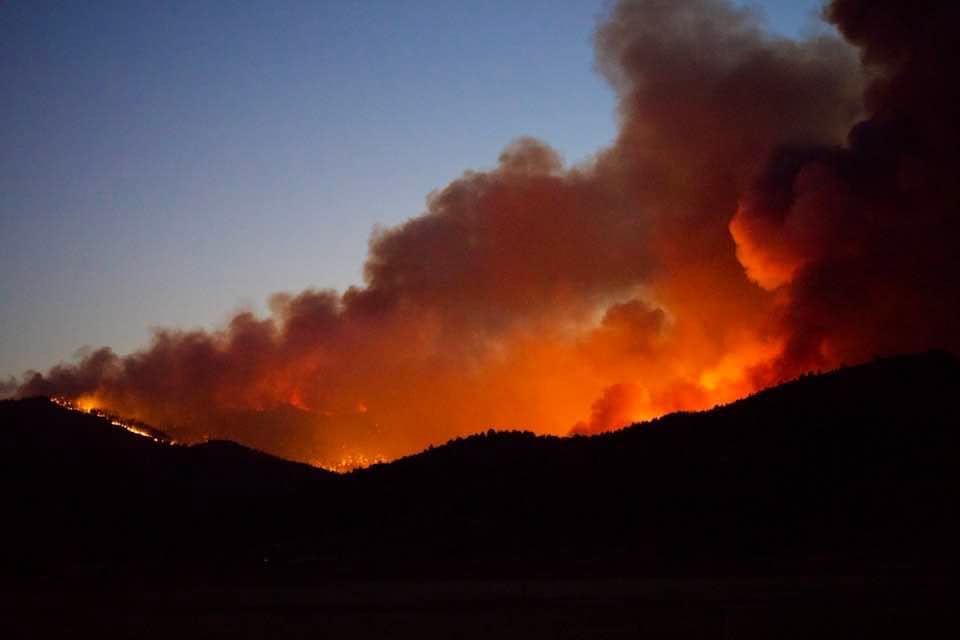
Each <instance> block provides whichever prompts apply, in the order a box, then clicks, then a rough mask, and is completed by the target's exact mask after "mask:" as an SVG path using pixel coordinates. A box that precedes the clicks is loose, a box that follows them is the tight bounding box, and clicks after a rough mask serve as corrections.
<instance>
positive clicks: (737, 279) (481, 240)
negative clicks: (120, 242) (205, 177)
mask: <svg viewBox="0 0 960 640" xmlns="http://www.w3.org/2000/svg"><path fill="white" fill-rule="evenodd" d="M923 4H924V3H919V4H918V3H916V2H914V3H910V4H907V3H906V2H892V1H890V2H870V3H867V2H862V3H861V2H845V1H839V0H838V1H837V2H835V3H834V4H833V5H831V6H830V7H829V9H828V10H827V15H828V16H829V18H830V19H831V20H832V21H833V22H834V23H835V24H836V25H837V26H838V27H839V29H840V31H841V33H843V34H844V35H845V36H846V37H847V38H848V40H849V41H850V42H852V43H853V44H854V45H856V46H857V47H859V51H858V50H857V49H855V48H854V47H851V46H850V45H849V44H846V43H844V42H843V41H841V40H840V39H839V38H837V37H835V36H830V35H818V36H813V37H811V38H808V39H806V40H803V41H794V40H790V39H786V38H782V37H778V36H773V35H770V34H768V33H765V32H764V31H763V29H762V25H761V24H760V22H759V21H758V19H757V17H756V16H755V15H754V14H753V13H751V12H750V11H749V10H746V9H739V8H734V7H732V6H730V5H729V4H727V3H726V2H722V1H721V0H636V1H628V0H624V1H622V2H620V3H619V4H617V5H616V6H615V7H613V8H612V9H611V11H610V13H609V15H608V16H607V17H606V18H605V20H604V22H603V23H602V24H601V25H600V27H599V28H598V30H597V34H596V45H597V66H598V69H599V70H600V72H601V73H603V74H604V75H605V76H606V77H607V78H608V79H609V80H610V83H611V85H612V86H613V88H614V89H615V90H616V92H617V95H618V98H619V106H618V113H619V119H620V130H619V134H618V136H617V138H616V140H615V141H614V143H613V145H612V146H611V147H610V148H608V149H604V150H602V151H600V152H599V153H598V154H597V155H596V156H595V157H593V158H590V159H589V160H588V161H585V162H583V163H582V164H580V165H578V166H573V167H570V166H566V165H565V163H564V162H563V161H562V159H561V158H560V157H559V156H558V155H557V154H556V152H554V151H553V150H552V149H551V148H550V147H548V146H547V145H546V144H544V143H542V142H538V141H535V140H531V139H520V140H518V141H517V142H515V143H514V144H512V145H510V146H509V147H508V148H507V149H506V150H505V151H504V152H503V154H502V155H501V157H500V162H499V164H498V166H497V167H496V168H495V169H493V170H490V171H484V172H467V173H465V174H464V175H463V176H462V177H460V178H459V179H458V180H456V181H454V182H453V183H452V184H450V185H448V186H447V187H445V188H443V189H441V190H438V191H437V192H434V193H433V194H431V195H430V196H429V197H428V200H427V209H426V211H425V212H424V213H423V214H422V215H420V216H418V217H416V218H413V219H411V220H409V221H408V222H406V223H405V224H403V225H400V226H399V227H396V228H392V229H386V230H377V231H375V232H374V234H373V236H372V238H371V242H370V253H369V257H368V260H367V264H366V268H365V284H364V285H363V286H361V287H355V288H351V289H349V290H347V291H345V292H343V293H337V292H333V291H313V290H311V291H305V292H301V293H299V294H277V295H276V296H274V297H273V298H272V299H271V301H270V308H271V314H270V315H269V317H267V318H258V317H256V316H254V315H252V314H250V313H241V314H238V315H236V316H235V317H234V318H233V319H232V321H231V322H230V323H229V325H228V326H227V327H225V328H224V329H222V330H220V331H217V332H180V331H161V332H159V333H157V334H156V335H155V337H154V340H153V343H152V344H151V345H150V346H149V347H147V348H146V349H144V350H142V351H140V352H137V353H133V354H131V355H128V356H118V355H116V354H114V353H112V352H111V351H109V350H106V349H105V350H99V351H94V352H91V353H90V354H89V355H87V356H86V357H85V358H83V359H82V360H81V361H79V362H78V363H76V364H71V365H61V366H59V367H55V368H54V369H52V370H51V371H49V372H48V373H46V374H35V375H33V376H32V377H30V378H29V379H27V380H25V381H24V383H23V384H22V385H21V387H20V389H19V393H20V394H22V395H28V394H36V393H42V394H60V395H67V396H70V397H74V398H81V397H83V398H85V399H86V401H87V402H91V403H95V404H99V405H103V406H106V407H109V408H110V409H112V410H114V411H116V412H118V413H123V414H128V415H130V416H131V417H135V418H139V419H142V420H145V421H147V422H152V423H155V424H157V425H159V426H162V427H166V428H167V429H170V430H171V431H173V432H174V433H173V435H175V436H176V437H180V438H185V439H190V438H198V437H202V436H204V435H207V436H211V437H231V438H235V439H240V440H242V441H244V442H247V443H249V444H252V445H254V446H258V447H261V448H265V449H267V450H269V451H273V452H276V453H280V454H282V455H286V456H289V457H294V458H298V459H305V460H312V461H319V462H326V463H330V462H335V461H336V460H337V459H339V458H340V457H343V456H354V457H356V456H360V455H363V456H367V457H373V456H377V455H383V456H386V457H392V456H396V455H400V454H402V453H406V452H410V451H413V450H416V449H418V448H421V447H423V446H425V445H426V444H428V443H435V442H440V441H443V440H446V439H448V438H450V437H452V436H455V435H459V434H463V433H469V432H475V431H479V430H483V429H486V428H489V427H500V428H528V429H533V430H536V431H540V432H552V433H568V432H569V431H570V430H571V428H574V429H575V430H576V431H578V432H584V433H591V432H596V431H600V430H605V429H610V428H615V427H617V426H621V425H623V424H626V423H629V422H631V421H633V420H636V419H641V418H646V417H651V416H653V415H656V414H659V413H663V412H665V411H670V410H675V409H697V408H703V407H707V406H710V405H711V404H714V403H716V402H723V401H727V400H730V399H733V398H735V397H738V396H740V395H743V394H745V393H748V392H750V391H752V390H754V389H756V388H757V387H758V386H760V385H763V384H769V383H772V382H774V381H776V380H777V379H779V378H781V377H785V376H790V375H793V374H794V373H796V372H799V371H802V370H804V369H805V368H811V367H826V366H831V365H834V364H838V363H840V362H841V361H844V360H847V361H854V360H859V359H863V358H868V357H870V356H872V355H874V354H875V353H885V352H892V351H901V350H910V349H916V348H922V347H930V346H948V347H956V345H957V338H956V335H957V332H956V330H955V329H956V327H955V318H956V317H957V313H956V309H955V306H956V303H955V300H957V298H958V296H957V281H956V278H957V275H956V274H958V273H960V269H958V268H957V267H958V266H960V265H957V263H956V261H957V258H956V257H955V256H956V255H957V252H956V251H955V250H954V249H955V248H956V238H957V234H956V226H955V224H956V223H955V222H953V220H954V219H955V212H956V210H957V209H956V207H955V206H954V205H955V204H956V201H957V193H958V189H957V187H956V185H955V184H954V183H953V182H951V181H950V180H949V179H948V178H949V177H950V176H951V174H952V173H954V168H955V162H956V161H955V160H953V158H952V156H951V153H953V151H954V149H956V148H957V147H956V144H955V142H956V141H957V140H956V138H957V136H956V130H955V128H949V127H951V117H952V110H953V109H955V108H956V107H955V106H954V105H956V104H958V103H957V102H956V101H955V100H953V98H955V97H956V96H955V95H954V93H955V92H956V89H955V88H954V87H953V85H952V83H951V82H950V77H951V76H950V74H949V70H952V69H953V68H954V67H953V65H954V63H955V62H956V59H955V58H956V56H955V52H956V44H955V39H953V38H951V37H950V33H951V31H953V30H954V29H955V27H954V26H953V25H955V24H956V21H955V20H953V18H954V15H953V14H954V13H955V10H953V9H950V8H943V7H941V6H940V4H939V3H933V2H931V3H929V5H930V6H929V7H928V8H927V9H928V13H929V14H930V15H931V16H932V17H929V16H926V15H920V14H921V13H923V11H924V9H923V8H922V7H921V8H918V7H920V5H923ZM928 30H932V33H933V35H932V36H930V37H929V38H927V37H926V36H924V35H922V34H925V33H926V32H927V31H928ZM858 55H860V56H862V63H861V61H860V60H858ZM858 120H862V122H860V123H859V124H856V123H857V121H858Z"/></svg>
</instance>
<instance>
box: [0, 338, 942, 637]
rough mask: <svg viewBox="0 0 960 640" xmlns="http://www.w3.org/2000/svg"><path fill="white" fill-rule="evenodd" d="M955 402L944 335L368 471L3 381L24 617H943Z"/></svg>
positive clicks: (531, 631)
mask: <svg viewBox="0 0 960 640" xmlns="http://www.w3.org/2000/svg"><path fill="white" fill-rule="evenodd" d="M958 398H960V362H958V361H957V359H956V358H954V357H953V356H950V355H947V354H945V353H942V352H931V353H926V354H921V355H916V356H904V357H899V358H891V359H885V360H879V361H876V362H874V363H871V364H867V365H863V366H858V367H851V368H846V369H841V370H839V371H836V372H833V373H828V374H823V375H813V376H806V377H803V378H801V379H799V380H797V381H795V382H792V383H789V384H785V385H782V386H780V387H777V388H774V389H770V390H768V391H764V392H761V393H759V394H757V395H755V396H753V397H751V398H748V399H746V400H743V401H740V402H736V403H734V404H731V405H729V406H725V407H720V408H717V409H714V410H712V411H709V412H705V413H698V414H675V415H670V416H667V417H665V418H662V419H659V420H656V421H653V422H650V423H644V424H639V425H635V426H633V427H630V428H627V429H624V430H622V431H619V432H615V433H611V434H606V435H601V436H594V437H590V438H587V437H575V438H549V437H537V436H534V435H532V434H528V433H519V432H518V433H492V432H491V433H488V434H486V435H478V436H473V437H470V438H466V439H459V440H455V441H453V442H450V443H448V444H446V445H444V446H442V447H437V448H434V449H431V450H428V451H426V452H424V453H421V454H418V455H415V456H411V457H409V458H405V459H402V460H399V461H396V462H394V463H391V464H387V465H380V466H376V467H373V468H371V469H368V470H365V471H360V472H356V473H354V474H351V475H348V476H338V475H334V474H331V473H328V472H325V471H322V470H318V469H314V468H312V467H308V466H304V465H300V464H295V463H290V462H286V461H283V460H280V459H277V458H273V457H270V456H267V455H264V454H261V453H258V452H256V451H252V450H249V449H246V448H243V447H241V446H239V445H236V444H232V443H228V442H210V443H206V444H202V445H197V446H192V447H183V446H171V445H166V444H160V443H157V442H154V441H151V440H149V439H147V438H142V437H139V436H136V435H134V434H130V433H128V432H126V431H124V430H122V429H120V428H117V427H115V426H113V425H111V424H110V423H109V422H107V421H105V420H103V419H101V418H98V417H96V416H92V415H86V414H82V413H78V412H71V411H67V410H65V409H62V408H60V407H58V406H56V405H54V404H52V403H50V402H48V401H47V400H45V399H39V398H38V399H29V400H20V401H6V402H3V403H0V456H2V460H3V470H2V480H3V486H4V525H3V527H2V531H3V533H2V547H0V562H2V565H0V566H2V576H3V577H2V584H0V588H2V589H3V591H4V595H3V597H2V599H0V603H2V604H0V629H4V628H5V629H8V630H9V633H7V634H4V635H5V636H9V635H12V636H14V637H61V636H66V635H74V634H76V633H78V632H80V631H81V630H82V631H89V632H95V633H98V634H99V635H100V636H102V637H117V636H121V637H158V638H160V637H163V638H166V637H170V636H171V635H173V634H180V635H184V634H186V635H188V636H190V637H304V636H306V635H308V634H309V635H312V636H315V637H397V636H406V635H414V634H417V635H420V636H432V637H477V638H480V637H490V636H491V635H494V634H496V635H500V636H505V637H523V638H539V637H543V638H552V637H636V635H637V634H640V635H643V634H646V635H647V637H674V638H767V637H780V638H783V637H798V638H800V637H804V638H806V637H844V638H855V637H941V635H942V633H944V632H945V631H944V630H950V629H951V628H952V630H953V632H956V631H957V628H958V627H960V625H958V624H957V623H956V621H955V619H954V616H953V615H952V613H951V610H952V606H953V600H952V598H951V596H950V594H951V592H952V586H953V582H954V577H955V575H956V569H957V566H958V559H960V552H958V546H957V540H958V534H960V513H958V508H957V505H958V497H960V495H958V494H960V469H958V466H957V464H956V460H957V456H958V453H960V436H958V431H957V428H958V426H960V408H958V407H960V405H958V401H957V400H958ZM952 636H953V633H947V635H946V636H942V637H952Z"/></svg>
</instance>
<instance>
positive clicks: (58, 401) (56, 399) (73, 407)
mask: <svg viewBox="0 0 960 640" xmlns="http://www.w3.org/2000/svg"><path fill="white" fill-rule="evenodd" d="M50 402H52V403H53V404H55V405H57V406H58V407H62V408H64V409H67V410H68V411H76V412H77V413H86V414H89V415H93V416H97V417H98V418H102V419H104V420H106V421H107V422H109V423H110V424H112V425H114V426H116V427H120V428H121V429H124V430H125V431H128V432H130V433H132V434H134V435H137V436H140V437H141V438H149V439H150V440H153V441H154V442H156V443H158V444H175V443H174V441H173V440H171V439H169V438H167V437H161V435H160V434H159V433H158V432H155V431H153V430H151V429H150V428H149V427H147V426H145V425H141V424H138V423H136V422H133V421H129V420H123V419H122V418H120V417H119V416H115V415H113V414H110V413H108V412H106V411H103V410H102V409H97V408H96V407H93V406H92V405H91V406H90V407H88V408H85V407H83V406H81V405H80V404H77V403H75V402H73V401H72V400H70V399H69V398H65V397H63V396H51V397H50Z"/></svg>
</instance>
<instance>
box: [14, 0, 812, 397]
mask: <svg viewBox="0 0 960 640" xmlns="http://www.w3.org/2000/svg"><path fill="white" fill-rule="evenodd" d="M606 4H607V3H606V1H605V0H559V1H558V0H523V1H522V2H517V1H516V0H463V1H458V2H450V1H449V0H407V1H403V2H398V1H397V0H365V1H363V2H348V1H330V2H323V1H320V0H249V1H246V2H242V3H228V2H196V1H194V0H169V1H166V2H156V1H146V0H98V1H97V2H93V1H86V0H78V1H76V2H69V3H63V2H55V1H53V0H8V1H7V2H3V3H0V87H2V92H3V93H2V100H0V378H2V377H3V376H6V375H10V374H14V375H18V374H20V373H22V372H23V371H24V370H26V369H28V368H35V369H46V368H47V367H49V366H50V365H52V364H54V363H56V362H57V361H60V360H64V359H69V358H71V356H72V355H73V353H74V351H75V350H76V349H77V348H78V347H81V346H83V345H91V346H100V345H110V346H113V347H114V348H115V349H116V350H117V351H119V352H121V353H123V352H126V351H129V350H131V349H134V348H136V347H137V346H140V345H142V344H144V343H145V342H146V341H147V339H148V337H149V330H150V328H151V327H154V326H176V327H182V328H194V327H208V328H209V327H215V326H217V325H218V324H219V323H221V322H223V321H224V320H225V319H226V318H227V317H228V315H229V314H230V312H232V311H235V310H236V309H237V308H239V307H252V308H254V309H262V308H263V301H264V300H265V299H266V297H267V296H268V295H269V294H270V293H273V292H276V291H280V290H289V291H296V290H300V289H303V288H305V287H308V286H318V287H335V288H338V289H341V288H343V287H345V286H347V285H349V284H352V283H358V282H360V280H361V269H362V265H363V259H364V256H365V254H366V247H367V237H368V235H369V233H370V230H371V228H372V227H373V226H374V225H375V224H383V225H392V224H396V223H398V222H400V221H402V220H404V219H406V218H408V217H410V216H413V215H416V214H418V213H420V212H421V211H422V209H423V202H424V197H425V196H426V194H428V193H429V192H430V191H431V190H432V189H435V188H438V187H441V186H443V185H445V184H446V183H447V182H449V181H450V180H451V179H453V178H455V177H456V176H457V175H459V174H460V173H461V172H462V171H463V170H465V169H470V168H480V169H482V168H485V167H489V166H492V165H493V164H494V163H495V162H496V158H497V155H498V154H499V152H500V150H501V149H502V148H503V146H504V145H505V144H507V143H508V142H509V141H511V140H512V139H514V138H516V137H517V136H520V135H532V136H536V137H539V138H542V139H544V140H546V141H547V142H549V143H550V144H551V145H553V146H554V147H555V148H557V149H558V150H560V151H561V153H563V154H564V156H565V157H566V158H567V159H568V161H576V160H579V159H582V158H584V157H585V156H587V155H589V154H590V153H591V152H593V151H596V150H597V149H599V148H601V147H602V146H604V145H605V144H606V143H607V142H608V141H609V140H610V139H611V137H612V135H613V132H614V111H613V108H614V105H613V95H612V92H611V91H610V90H609V89H608V88H607V86H606V85H605V83H604V81H603V80H602V79H601V78H599V77H598V76H597V75H596V74H595V73H594V72H593V69H592V66H593V52H592V47H591V36H592V32H593V28H594V26H595V24H596V20H597V18H598V16H599V15H600V14H601V13H602V11H603V7H604V6H606ZM752 4H755V5H756V6H758V7H760V8H761V10H762V11H763V12H764V14H765V15H766V17H767V19H768V22H769V24H770V25H771V27H772V28H774V29H776V30H778V31H780V32H783V33H786V34H790V35H794V34H797V33H801V32H803V31H804V30H805V29H807V28H809V27H810V26H811V24H812V16H813V15H814V14H815V12H816V9H817V7H818V5H819V2H818V0H761V1H758V2H755V3H752Z"/></svg>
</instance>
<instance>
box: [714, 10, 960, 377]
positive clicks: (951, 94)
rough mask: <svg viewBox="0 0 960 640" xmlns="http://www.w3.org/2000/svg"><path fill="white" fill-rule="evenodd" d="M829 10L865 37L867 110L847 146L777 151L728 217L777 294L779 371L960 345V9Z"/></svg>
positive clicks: (757, 276)
mask: <svg viewBox="0 0 960 640" xmlns="http://www.w3.org/2000/svg"><path fill="white" fill-rule="evenodd" d="M826 16H827V17H828V19H829V20H830V21H832V22H833V23H834V24H836V26H837V27H838V29H839V30H840V32H841V33H842V34H843V35H844V36H845V37H846V38H847V39H848V40H850V41H851V42H852V43H854V44H855V45H857V46H858V47H859V48H860V53H861V56H862V60H863V62H864V64H865V66H866V69H867V72H868V77H869V84H868V86H867V87H866V93H865V107H866V111H867V118H866V119H864V120H863V121H862V122H859V123H858V124H857V125H856V126H855V127H853V128H852V130H851V131H850V132H849V135H848V138H847V141H846V144H845V145H842V146H841V145H835V146H819V147H812V146H797V145H785V146H783V147H781V148H780V149H778V151H777V152H776V153H775V154H774V155H773V157H772V159H771V161H770V162H769V163H768V165H767V166H766V168H765V169H764V170H763V171H762V172H761V173H760V175H759V176H758V178H757V179H756V180H755V182H754V185H753V187H752V189H751V190H750V192H749V193H748V194H747V195H746V196H745V197H744V199H743V204H742V207H741V209H740V211H739V213H738V214H737V216H736V217H735V218H734V220H733V221H732V224H731V231H732V232H733V235H734V237H735V238H736V239H737V243H738V249H739V256H740V259H741V261H742V262H743V264H744V265H745V266H746V268H747V273H748V274H749V275H750V277H751V278H752V279H753V280H754V281H755V282H757V283H758V284H760V285H761V286H763V287H765V288H767V289H770V290H777V291H779V292H780V295H781V296H782V300H783V304H782V306H781V307H780V308H779V309H778V310H777V315H778V318H777V323H778V324H779V330H780V331H781V332H782V333H783V335H784V336H785V340H786V342H785V345H784V350H783V352H782V353H781V354H780V356H779V357H778V359H777V360H776V362H775V365H774V366H775V368H776V371H777V373H778V374H779V375H780V376H781V377H782V376H784V375H791V374H794V373H796V372H798V371H801V370H803V369H806V368H811V367H817V366H830V365H833V364H836V363H837V362H838V361H846V362H855V361H860V360H863V359H865V358H869V357H870V356H872V355H874V354H886V353H891V352H897V351H904V350H917V349H923V348H929V347H931V346H937V347H945V348H950V349H953V350H957V349H958V348H960V332H958V329H960V324H958V320H957V318H958V312H960V308H958V307H960V298H958V293H960V291H958V285H960V280H958V278H960V222H958V213H960V183H958V182H957V179H956V176H957V173H958V169H960V162H958V159H957V149H958V148H960V144H958V143H960V129H958V124H957V123H958V116H960V113H958V109H960V106H958V105H960V101H958V98H960V95H958V89H957V83H956V82H955V81H954V80H953V76H954V74H955V70H956V69H957V65H958V63H960V38H958V36H960V33H958V27H960V8H958V7H957V5H956V3H949V2H935V1H932V0H928V1H926V2H902V1H894V0H883V1H879V2H877V1H870V2H867V1H866V0H862V1H861V0H836V1H835V2H834V3H833V4H831V5H830V6H829V8H828V9H827V11H826Z"/></svg>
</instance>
